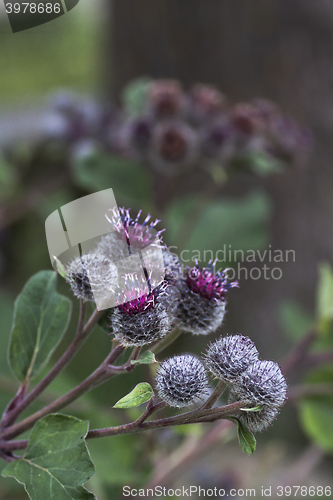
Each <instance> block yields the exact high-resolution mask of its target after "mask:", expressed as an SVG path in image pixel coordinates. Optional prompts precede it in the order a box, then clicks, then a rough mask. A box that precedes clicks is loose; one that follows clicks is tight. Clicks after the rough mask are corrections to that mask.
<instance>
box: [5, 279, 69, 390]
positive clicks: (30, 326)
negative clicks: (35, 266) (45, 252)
mask: <svg viewBox="0 0 333 500" xmlns="http://www.w3.org/2000/svg"><path fill="white" fill-rule="evenodd" d="M56 280H57V273H56V272H54V271H40V272H39V273H37V274H35V275H34V276H32V278H30V280H29V281H28V282H27V284H26V285H25V287H24V288H23V290H22V292H21V293H20V295H19V296H18V297H17V299H16V302H15V308H14V322H13V328H12V332H11V338H10V344H9V363H10V366H11V369H12V371H13V372H14V374H15V375H16V376H17V378H18V379H19V380H21V381H24V380H25V379H26V378H27V379H31V378H32V377H34V376H35V375H36V374H37V373H38V372H40V371H41V370H42V369H43V368H44V366H45V365H46V363H47V362H48V360H49V359H50V356H51V355H52V353H53V351H54V350H55V348H56V347H57V345H58V344H59V342H60V341H61V339H62V337H63V335H64V333H65V331H66V329H67V326H68V322H69V319H70V314H71V302H70V300H69V299H68V298H67V297H64V296H62V295H60V294H59V293H57V292H56Z"/></svg>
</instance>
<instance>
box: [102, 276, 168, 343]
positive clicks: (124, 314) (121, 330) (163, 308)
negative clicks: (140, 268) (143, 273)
mask: <svg viewBox="0 0 333 500" xmlns="http://www.w3.org/2000/svg"><path fill="white" fill-rule="evenodd" d="M115 293H116V292H115ZM119 294H120V297H121V298H122V299H123V304H120V305H119V306H117V307H116V308H115V309H114V312H113V314H112V316H111V327H112V333H113V334H114V335H115V338H116V339H117V340H118V341H119V342H120V343H121V344H122V345H125V346H141V345H147V344H151V343H152V342H155V341H156V340H159V339H161V338H163V337H165V335H167V334H168V333H170V332H171V330H172V328H173V321H174V310H175V307H176V304H175V301H174V300H170V297H172V287H170V289H169V286H168V284H167V282H165V281H164V282H162V284H160V285H158V286H157V287H156V288H154V289H153V290H151V291H149V292H147V283H146V282H145V283H142V282H140V280H138V279H132V278H131V277H129V278H128V280H127V289H126V290H125V291H124V290H119ZM126 299H127V300H126Z"/></svg>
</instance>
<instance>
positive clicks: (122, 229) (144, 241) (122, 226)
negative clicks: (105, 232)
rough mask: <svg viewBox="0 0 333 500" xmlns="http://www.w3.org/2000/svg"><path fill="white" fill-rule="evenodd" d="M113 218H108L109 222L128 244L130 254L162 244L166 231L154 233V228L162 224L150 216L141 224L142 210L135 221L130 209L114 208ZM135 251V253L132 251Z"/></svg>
mask: <svg viewBox="0 0 333 500" xmlns="http://www.w3.org/2000/svg"><path fill="white" fill-rule="evenodd" d="M111 212H112V215H111V218H109V217H108V216H106V218H107V220H108V221H109V222H110V223H111V224H112V226H113V227H114V229H115V231H116V233H117V234H118V236H119V238H120V239H121V240H123V241H124V239H125V240H126V242H127V245H128V247H129V253H133V251H134V252H135V251H138V250H142V249H144V248H146V247H147V246H148V245H156V246H158V245H159V244H161V243H162V233H163V231H164V229H161V230H160V231H155V230H154V231H153V228H155V226H156V225H157V224H158V223H159V222H160V220H159V219H156V220H155V221H154V222H153V221H152V220H150V219H151V215H150V214H148V215H147V217H146V218H145V220H144V221H143V222H142V223H141V224H140V223H139V219H140V215H141V212H142V210H140V211H139V212H138V214H137V216H136V217H135V219H133V218H132V217H131V215H130V209H126V208H125V207H122V208H113V209H112V210H111ZM132 250H133V251H132Z"/></svg>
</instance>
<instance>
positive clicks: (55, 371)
mask: <svg viewBox="0 0 333 500" xmlns="http://www.w3.org/2000/svg"><path fill="white" fill-rule="evenodd" d="M85 314H86V302H84V301H82V300H80V314H79V321H78V326H77V330H76V334H75V337H74V339H73V341H72V343H71V344H70V346H69V347H68V349H67V350H66V352H64V354H63V355H62V356H61V358H60V359H59V360H58V361H57V363H56V364H55V365H54V367H53V368H52V369H51V370H50V371H49V373H48V374H47V375H46V376H45V377H44V378H43V380H41V381H40V382H39V384H37V385H36V387H35V388H34V389H32V391H30V392H29V394H28V395H27V396H26V397H25V398H24V399H23V400H21V401H20V402H19V403H18V404H17V405H16V406H15V407H14V408H13V410H12V411H10V412H8V413H7V414H6V415H4V418H3V419H2V422H1V425H0V428H6V427H8V426H9V425H11V424H12V423H13V422H15V420H16V418H17V417H18V416H19V415H20V414H21V413H22V412H23V411H24V410H25V409H26V408H27V407H28V406H29V405H30V404H31V403H32V402H33V401H34V400H35V399H36V398H37V397H38V396H39V395H40V394H41V393H42V392H43V391H44V390H45V389H46V388H47V387H48V386H49V385H50V383H51V382H52V381H53V380H54V379H55V378H56V377H57V376H58V375H59V373H60V372H61V371H62V370H63V369H64V368H65V367H66V366H67V365H68V363H69V362H70V361H71V360H72V358H73V357H74V356H75V354H76V353H77V352H78V350H79V349H80V348H81V346H82V345H83V343H84V341H85V340H86V339H87V337H88V335H89V334H90V333H91V331H92V330H93V328H94V326H95V325H96V324H97V322H98V320H99V318H100V316H101V315H102V314H103V311H98V310H97V309H96V310H95V311H94V313H93V314H92V316H91V317H90V319H89V321H88V322H87V324H86V325H85V326H84V320H85Z"/></svg>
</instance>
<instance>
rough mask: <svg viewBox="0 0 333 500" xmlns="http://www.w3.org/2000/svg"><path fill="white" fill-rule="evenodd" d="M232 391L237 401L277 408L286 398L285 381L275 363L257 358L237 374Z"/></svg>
mask: <svg viewBox="0 0 333 500" xmlns="http://www.w3.org/2000/svg"><path fill="white" fill-rule="evenodd" d="M232 392H233V393H234V395H235V397H236V398H237V400H239V401H240V400H244V401H247V402H249V403H251V404H253V405H254V406H256V405H265V406H269V407H270V408H277V407H280V406H281V405H283V403H284V402H285V400H286V395H287V383H286V381H285V378H284V376H283V375H282V372H281V370H280V367H279V365H278V364H277V363H275V362H274V361H267V360H264V361H262V360H258V361H255V362H254V363H252V364H250V365H249V366H248V367H247V369H246V370H244V371H243V372H242V373H241V374H240V375H239V377H238V378H237V381H235V383H234V385H233V387H232Z"/></svg>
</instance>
